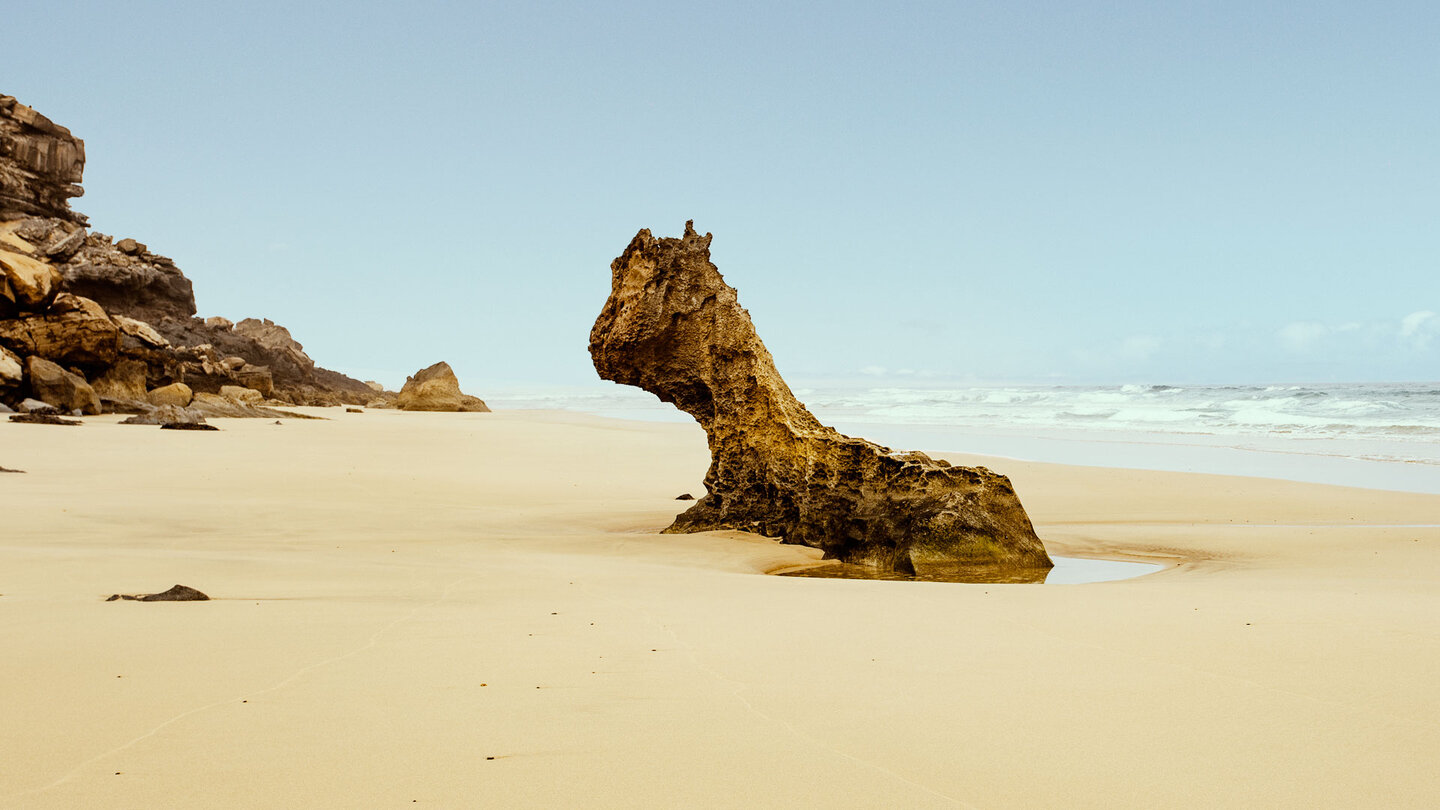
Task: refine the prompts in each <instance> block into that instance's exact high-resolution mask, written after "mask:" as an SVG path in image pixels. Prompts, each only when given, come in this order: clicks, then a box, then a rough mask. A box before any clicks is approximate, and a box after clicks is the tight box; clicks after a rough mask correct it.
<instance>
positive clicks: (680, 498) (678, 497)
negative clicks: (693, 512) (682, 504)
mask: <svg viewBox="0 0 1440 810" xmlns="http://www.w3.org/2000/svg"><path fill="white" fill-rule="evenodd" d="M675 500H677V501H693V500H695V496H694V495H691V494H690V493H688V492H686V493H684V494H681V495H676V496H675Z"/></svg>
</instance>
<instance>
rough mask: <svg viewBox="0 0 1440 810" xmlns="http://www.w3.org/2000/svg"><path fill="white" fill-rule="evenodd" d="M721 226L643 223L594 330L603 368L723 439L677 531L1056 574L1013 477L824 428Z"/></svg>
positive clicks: (890, 564)
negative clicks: (770, 334) (771, 338)
mask: <svg viewBox="0 0 1440 810" xmlns="http://www.w3.org/2000/svg"><path fill="white" fill-rule="evenodd" d="M710 240H711V236H710V234H705V235H704V236H701V235H700V234H698V233H696V232H695V230H694V228H693V227H692V224H691V223H686V226H685V234H684V235H683V236H682V237H680V238H663V239H656V238H655V237H653V236H652V235H651V234H650V231H649V230H642V231H640V232H639V233H638V234H636V236H635V238H634V239H633V240H631V242H630V245H629V246H628V247H626V249H625V252H624V253H622V254H621V255H620V256H619V257H618V258H617V259H615V261H614V262H612V263H611V265H610V270H611V292H610V298H609V299H608V300H607V301H606V302H605V306H604V308H603V310H602V311H601V313H600V316H599V318H598V319H597V320H596V322H595V326H594V328H593V329H592V330H591V332H590V355H591V358H592V359H593V360H594V363H595V369H596V371H598V372H599V374H600V376H601V377H602V378H604V379H607V380H613V381H615V382H618V383H623V384H625V385H634V386H637V387H640V388H643V389H644V390H646V391H649V392H650V393H652V394H655V395H656V396H658V397H659V398H660V399H662V400H664V401H666V402H671V403H674V404H675V405H676V406H677V407H678V408H680V409H681V410H683V411H685V412H686V413H688V414H690V415H691V416H693V417H695V420H696V421H697V422H699V423H700V425H701V426H702V427H703V428H704V429H705V432H706V434H707V436H708V438H709V443H710V452H711V464H710V469H709V471H708V472H707V473H706V475H705V485H706V488H707V489H708V490H709V492H708V493H707V494H706V495H705V496H704V497H703V498H701V499H700V500H699V501H697V502H696V503H695V505H694V506H692V507H690V508H689V509H688V510H686V511H685V512H684V513H682V514H681V515H680V516H679V517H677V518H676V519H675V522H674V523H673V524H672V525H671V526H670V527H669V528H668V529H666V531H667V532H695V531H706V530H711V529H739V530H743V531H753V532H760V533H762V534H765V535H769V536H781V537H783V538H784V540H785V542H788V543H798V544H803V545H807V546H812V547H815V548H819V549H822V550H823V551H824V552H825V556H826V557H827V558H834V559H840V560H843V561H845V562H851V563H860V564H865V565H870V566H872V567H877V568H881V569H883V570H892V571H901V572H907V573H910V572H914V571H915V570H916V568H924V567H925V566H926V565H932V564H933V565H955V564H974V565H997V564H999V565H1005V566H1012V567H1017V568H1024V567H1028V568H1048V567H1050V565H1051V563H1050V558H1049V556H1048V555H1047V554H1046V553H1045V547H1044V545H1043V544H1042V543H1041V541H1040V538H1039V537H1037V536H1036V534H1035V530H1034V527H1033V526H1032V525H1031V523H1030V518H1029V516H1028V515H1027V514H1026V513H1025V509H1024V507H1022V506H1021V504H1020V499H1019V498H1018V497H1017V496H1016V494H1015V490H1014V488H1013V487H1012V486H1011V484H1010V480H1009V479H1008V478H1006V477H1005V476H1003V475H1000V474H998V473H994V472H991V471H990V470H988V469H986V468H984V467H975V468H970V467H954V466H951V465H950V464H948V463H946V462H944V461H938V460H933V459H931V458H929V457H928V456H926V455H925V454H923V453H918V452H910V453H896V452H892V451H891V450H890V449H889V448H886V447H882V446H880V445H877V444H874V443H871V442H868V441H865V440H864V439H855V438H850V437H848V436H843V435H841V434H840V433H838V432H836V431H835V430H833V429H832V428H829V427H826V426H824V425H822V424H820V422H819V420H817V419H816V418H815V417H814V416H813V415H812V414H811V413H810V412H809V411H808V410H807V409H806V408H805V406H804V405H802V404H801V403H800V402H799V401H798V400H797V399H796V398H795V396H794V395H793V394H792V393H791V391H790V389H789V387H788V386H787V385H786V384H785V381H784V380H783V379H781V377H780V374H779V372H778V371H776V369H775V364H774V361H773V360H772V359H771V357H770V353H769V351H767V350H766V349H765V346H764V344H763V343H761V341H760V338H759V337H758V335H756V333H755V327H754V325H753V324H752V323H751V321H750V315H749V313H748V312H746V311H745V309H744V308H742V307H741V306H740V304H739V303H738V300H737V296H736V292H735V290H734V288H732V287H730V286H729V285H727V284H726V283H725V281H724V279H723V278H722V277H721V276H720V273H719V271H718V270H717V269H716V267H715V265H714V264H712V263H711V262H710Z"/></svg>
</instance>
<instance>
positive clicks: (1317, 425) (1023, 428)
mask: <svg viewBox="0 0 1440 810" xmlns="http://www.w3.org/2000/svg"><path fill="white" fill-rule="evenodd" d="M797 393H798V395H799V396H800V398H801V399H802V400H803V401H804V402H805V403H806V404H807V405H808V406H809V407H810V409H811V410H812V411H813V412H814V413H815V415H816V416H817V417H819V418H820V420H821V421H823V422H825V423H826V424H830V425H834V426H835V427H837V428H840V429H841V430H842V431H844V432H847V433H850V434H852V435H861V436H865V437H867V438H870V439H873V440H875V441H878V442H881V443H884V444H888V445H891V446H895V447H901V448H922V449H925V450H934V451H971V452H980V453H986V454H994V455H1007V456H1013V457H1020V458H1031V459H1035V460H1040V461H1061V462H1067V463H1081V464H1095V465H1102V466H1134V467H1148V468H1155V469H1184V470H1197V471H1205V472H1225V473H1233V474H1244V475H1262V476H1269V477H1279V478H1294V479H1298V480H1318V481H1325V482H1329V483H1343V484H1353V485H1360V486H1379V487H1385V488H1394V489H1411V490H1418V491H1433V492H1440V383H1384V384H1340V385H1269V386H1265V385H1228V386H1227V385H1210V386H1201V385H1188V386H1166V385H1124V386H990V387H958V386H957V387H950V388H938V387H937V388H900V387H877V388H858V387H824V386H811V387H807V388H803V389H800V390H799V391H798V392H797ZM486 399H487V401H489V402H490V404H491V405H492V407H496V408H557V409H564V410H578V411H588V412H591V413H597V414H601V415H605V416H616V417H621V418H631V419H646V420H663V421H687V420H688V418H689V417H687V416H685V415H684V414H681V413H679V412H677V411H676V410H675V409H674V408H673V407H671V406H670V405H667V404H665V403H662V402H660V401H659V400H658V399H656V398H655V397H653V396H651V395H649V394H646V393H644V392H642V391H638V390H636V389H633V388H625V387H622V386H608V385H607V386H606V387H601V388H587V389H580V388H574V389H551V390H549V391H543V392H512V393H511V394H509V395H506V394H502V395H501V396H498V397H495V396H492V397H486Z"/></svg>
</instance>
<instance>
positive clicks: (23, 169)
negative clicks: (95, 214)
mask: <svg viewBox="0 0 1440 810" xmlns="http://www.w3.org/2000/svg"><path fill="white" fill-rule="evenodd" d="M84 171H85V142H84V141H82V140H80V139H79V138H76V137H75V136H74V135H71V134H70V130H68V129H66V128H65V127H62V126H60V125H59V124H56V123H55V122H53V121H51V120H50V119H49V118H46V117H45V116H43V115H41V114H40V113H38V112H35V111H34V110H32V109H31V108H29V107H27V106H25V105H24V104H21V103H20V102H18V101H16V100H15V99H14V98H12V97H11V96H6V95H0V219H6V218H9V217H13V216H16V215H34V216H42V217H55V218H58V219H64V220H68V221H71V222H76V223H79V224H81V225H83V224H85V218H84V217H83V216H80V215H79V214H76V213H75V212H73V211H71V210H70V205H69V202H68V200H69V199H70V198H71V197H79V196H80V195H81V194H84V193H85V192H84V191H83V190H82V189H81V188H80V186H79V185H77V184H78V183H79V182H80V177H81V175H82V174H83V173H84Z"/></svg>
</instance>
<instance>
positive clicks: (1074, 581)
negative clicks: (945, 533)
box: [780, 557, 1165, 585]
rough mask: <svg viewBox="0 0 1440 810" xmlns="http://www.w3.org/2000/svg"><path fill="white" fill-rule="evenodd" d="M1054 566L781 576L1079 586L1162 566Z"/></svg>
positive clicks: (858, 568) (857, 569) (835, 567)
mask: <svg viewBox="0 0 1440 810" xmlns="http://www.w3.org/2000/svg"><path fill="white" fill-rule="evenodd" d="M1050 559H1051V560H1052V561H1053V562H1054V563H1055V567H1054V568H1051V569H1050V570H1048V571H1040V570H1036V569H1015V568H1001V567H998V566H997V567H993V568H991V567H985V566H974V565H958V564H957V565H927V566H925V567H924V568H922V569H920V570H919V571H917V572H916V574H915V576H908V575H906V574H898V573H895V572H887V571H877V570H875V569H873V568H867V567H865V566H863V565H849V564H846V563H826V564H825V565H820V566H816V567H814V568H805V569H801V570H799V571H785V572H783V573H781V574H780V576H784V577H812V578H819V579H885V580H899V581H910V582H965V583H971V584H982V583H984V584H995V583H1021V584H1023V583H1029V584H1037V585H1038V584H1042V583H1043V584H1046V585H1082V584H1085V583H1088V582H1112V581H1114V580H1117V579H1132V578H1134V577H1139V576H1144V575H1146V574H1153V573H1155V572H1156V571H1159V570H1160V569H1161V568H1164V567H1165V566H1163V565H1160V564H1158V563H1141V562H1127V561H1124V560H1092V559H1086V558H1084V557H1051V558H1050Z"/></svg>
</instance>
